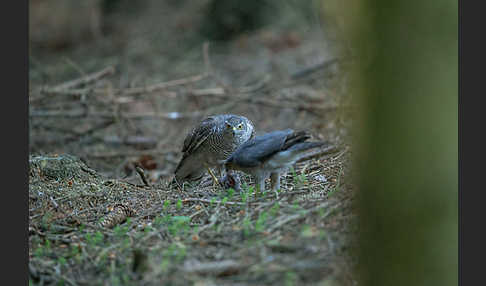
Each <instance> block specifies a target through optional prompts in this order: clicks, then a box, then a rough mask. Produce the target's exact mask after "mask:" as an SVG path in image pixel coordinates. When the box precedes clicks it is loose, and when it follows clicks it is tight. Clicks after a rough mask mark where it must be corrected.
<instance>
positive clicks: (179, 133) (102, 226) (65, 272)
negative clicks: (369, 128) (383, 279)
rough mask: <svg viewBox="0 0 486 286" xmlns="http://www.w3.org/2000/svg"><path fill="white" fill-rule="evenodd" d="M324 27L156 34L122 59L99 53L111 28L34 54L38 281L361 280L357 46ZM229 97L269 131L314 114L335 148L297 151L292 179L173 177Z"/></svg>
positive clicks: (317, 133) (312, 119) (32, 180)
mask: <svg viewBox="0 0 486 286" xmlns="http://www.w3.org/2000/svg"><path fill="white" fill-rule="evenodd" d="M155 2H157V1H155ZM155 2H154V3H155ZM161 5H165V4H161ZM186 6H187V5H186ZM189 6H190V5H189ZM181 9H182V8H181ZM170 17H171V15H168V18H167V19H165V18H164V21H167V22H168V23H169V22H171V21H173V22H174V23H177V21H179V20H180V19H176V20H174V19H172V18H170ZM173 17H175V16H173ZM184 19H185V18H184ZM186 20H187V19H186ZM194 21H196V20H194ZM186 24H187V23H186ZM171 25H172V24H171ZM174 25H175V24H174ZM131 29H133V30H136V28H135V27H132V28H131ZM161 29H164V31H165V32H167V33H168V34H167V37H169V38H170V39H172V40H173V41H174V42H177V41H178V39H179V38H178V37H180V35H178V32H177V31H173V32H170V31H171V29H173V27H172V26H170V25H168V26H167V27H165V26H164V27H162V28H161ZM318 33H319V31H317V32H316V31H315V30H312V31H310V32H308V33H303V32H302V31H300V30H298V29H296V30H295V31H287V30H285V29H281V28H275V27H273V28H267V29H262V30H259V31H256V32H254V33H252V34H247V35H243V36H241V37H237V38H236V39H234V40H232V41H230V42H227V43H224V44H221V43H208V42H206V41H199V42H198V43H197V44H196V45H195V46H194V47H192V49H184V50H183V56H182V57H181V56H179V57H173V56H172V54H171V53H172V52H174V46H173V45H174V43H168V44H167V47H166V46H164V45H162V46H161V47H160V46H158V47H157V48H159V49H160V50H157V52H155V51H154V50H151V49H150V48H149V47H147V46H146V45H144V44H143V43H145V42H144V41H148V40H147V39H146V38H145V39H143V41H142V40H141V42H140V44H139V45H138V46H137V47H136V52H135V51H133V50H131V49H130V47H125V56H123V57H122V56H119V58H116V57H115V56H113V57H115V59H113V58H110V57H108V56H106V57H102V56H99V55H98V54H96V53H95V51H97V50H96V49H94V48H99V47H98V46H97V45H99V46H103V44H102V43H101V44H100V43H97V44H94V46H92V48H93V52H90V49H89V48H88V49H84V51H82V52H79V54H78V53H75V52H72V53H71V54H70V53H66V54H62V53H61V54H56V55H50V56H49V57H47V56H46V58H45V59H40V58H38V57H37V56H36V55H35V54H34V55H32V59H33V61H32V62H33V64H32V66H31V70H30V74H29V80H30V92H29V128H30V132H29V135H30V153H31V156H30V171H29V279H30V281H31V283H32V284H35V285H49V284H56V285H57V284H58V283H60V284H64V285H187V284H189V285H190V284H197V285H269V284H273V285H302V284H310V285H316V284H319V285H355V284H356V282H355V279H354V278H353V276H352V271H351V270H352V267H353V265H354V263H355V259H354V258H353V256H352V255H351V252H350V250H351V249H352V247H353V245H354V244H353V242H352V239H353V237H352V234H353V233H354V232H355V226H354V223H353V222H354V211H353V198H354V192H355V190H354V186H353V184H352V179H351V178H352V176H351V169H350V158H351V155H352V154H351V153H352V148H351V147H350V141H349V127H350V116H349V114H351V113H352V112H353V108H352V106H351V105H350V102H351V100H350V96H349V94H348V93H347V90H346V88H347V85H348V82H347V81H346V80H347V79H346V70H347V65H348V64H349V62H350V59H349V58H343V57H340V56H337V55H334V54H332V53H330V52H328V51H327V50H326V49H323V48H322V38H321V37H320V36H319V35H318ZM164 35H165V34H164ZM124 36H126V35H124ZM137 37H140V35H139V34H137ZM136 39H139V38H136ZM108 40H112V41H114V40H113V39H107V41H108ZM114 42H115V41H114ZM85 47H86V46H85ZM99 49H100V50H103V48H99ZM164 49H165V50H164ZM115 51H116V50H114V51H112V52H113V54H115ZM179 53H181V51H179ZM141 54H143V56H141ZM95 55H97V56H95ZM94 61H96V64H93V62H94ZM161 61H162V63H161ZM66 70H69V72H65V71H66ZM73 73H74V74H76V76H72V74H73ZM69 74H71V76H69V77H68V76H67V75H69ZM45 78H48V79H49V80H45ZM227 112H231V113H235V114H242V115H245V116H247V117H248V118H250V119H251V120H252V121H253V122H254V123H255V125H256V129H257V133H260V132H264V131H271V130H277V129H285V128H293V129H306V130H309V131H310V132H311V133H312V134H313V136H314V137H316V138H318V139H322V140H326V141H330V142H331V143H332V144H333V148H329V149H326V150H320V151H318V152H315V153H312V154H309V157H308V158H307V159H308V160H306V161H303V162H299V163H297V164H296V166H295V170H293V171H291V172H289V173H288V174H287V175H286V176H283V179H282V184H281V187H282V190H281V191H280V192H277V193H274V192H270V191H267V192H265V193H263V194H259V196H255V194H254V191H253V187H254V184H253V181H252V179H251V178H250V177H249V176H247V175H243V174H242V176H243V177H242V182H243V183H244V185H243V190H242V192H236V191H234V190H232V189H230V190H222V189H219V188H214V187H213V186H212V182H211V180H210V177H209V176H206V177H204V178H203V180H202V181H201V182H199V183H197V184H195V185H193V186H190V185H184V189H183V190H181V189H179V188H176V187H175V186H172V185H170V184H169V182H170V181H171V179H172V175H173V170H174V168H175V165H176V164H177V162H178V160H179V158H180V155H181V154H180V148H181V146H182V141H183V139H184V136H185V135H186V133H187V131H189V130H190V128H192V126H193V125H194V124H195V123H196V122H197V121H199V120H201V119H202V118H203V117H204V116H207V115H210V114H217V113H227ZM67 154H71V155H67ZM72 155H74V156H72ZM266 189H267V190H268V189H269V186H267V188H266Z"/></svg>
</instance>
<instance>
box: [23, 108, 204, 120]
mask: <svg viewBox="0 0 486 286" xmlns="http://www.w3.org/2000/svg"><path fill="white" fill-rule="evenodd" d="M201 115H202V112H199V111H195V112H186V113H182V112H168V113H156V112H143V113H142V112H140V113H120V114H119V117H122V118H127V119H152V118H161V119H168V120H177V119H181V118H194V117H199V116H201ZM29 117H63V118H82V117H90V118H93V117H98V118H106V119H115V118H116V115H115V114H113V113H112V112H89V113H86V112H85V111H84V110H82V109H78V110H71V111H53V110H31V111H30V112H29Z"/></svg>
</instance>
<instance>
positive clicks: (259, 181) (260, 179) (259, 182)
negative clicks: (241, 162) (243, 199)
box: [255, 176, 265, 198]
mask: <svg viewBox="0 0 486 286" xmlns="http://www.w3.org/2000/svg"><path fill="white" fill-rule="evenodd" d="M264 191H265V176H256V186H255V198H256V197H258V194H263V192H264Z"/></svg>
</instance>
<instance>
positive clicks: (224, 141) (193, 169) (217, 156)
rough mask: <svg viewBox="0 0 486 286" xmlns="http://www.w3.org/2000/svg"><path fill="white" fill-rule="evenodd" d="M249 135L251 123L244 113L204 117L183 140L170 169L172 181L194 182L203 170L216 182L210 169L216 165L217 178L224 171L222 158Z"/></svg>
mask: <svg viewBox="0 0 486 286" xmlns="http://www.w3.org/2000/svg"><path fill="white" fill-rule="evenodd" d="M253 136H254V126H253V123H252V122H251V121H250V120H249V119H248V118H246V117H244V116H240V115H234V114H220V115H214V116H209V117H207V118H205V119H204V120H202V121H201V122H200V123H199V124H198V125H197V126H195V127H194V128H193V129H192V131H191V132H190V133H189V134H188V135H187V137H186V138H185V140H184V144H183V147H182V153H183V154H182V159H181V161H180V162H179V164H178V165H177V167H176V169H175V172H174V173H175V180H176V181H177V182H184V181H195V180H198V179H200V178H201V177H202V176H203V175H204V172H205V171H206V170H207V171H208V172H209V173H210V174H211V176H212V177H213V179H214V181H215V182H216V183H219V182H218V179H217V178H216V177H215V176H214V174H213V173H212V172H211V169H210V168H211V167H217V169H218V171H219V176H220V178H221V177H222V175H223V173H224V172H225V171H226V170H225V167H224V162H225V161H226V159H228V157H229V156H230V155H231V154H232V153H233V151H234V150H236V148H237V147H238V146H240V145H241V144H243V143H245V142H246V141H248V140H249V139H250V138H252V137H253Z"/></svg>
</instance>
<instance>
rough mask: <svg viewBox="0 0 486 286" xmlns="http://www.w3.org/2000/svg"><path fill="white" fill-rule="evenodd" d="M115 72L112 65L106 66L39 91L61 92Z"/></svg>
mask: <svg viewBox="0 0 486 286" xmlns="http://www.w3.org/2000/svg"><path fill="white" fill-rule="evenodd" d="M113 73H115V68H114V67H112V66H109V67H106V68H104V69H102V70H100V71H98V72H95V73H91V74H88V75H86V76H84V77H81V78H77V79H74V80H71V81H68V82H65V83H62V84H60V85H57V86H55V87H44V88H41V92H44V93H63V91H66V90H68V89H71V88H73V87H76V86H79V85H82V84H88V83H90V82H93V81H96V80H99V79H100V78H102V77H104V76H107V75H112V74H113Z"/></svg>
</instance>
